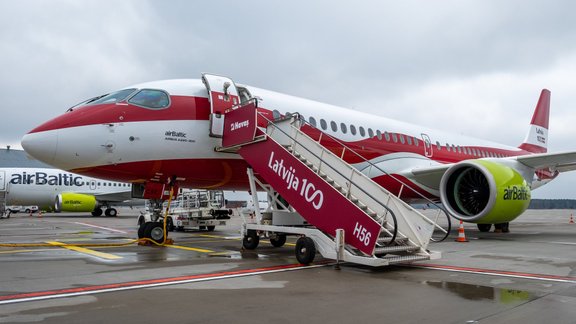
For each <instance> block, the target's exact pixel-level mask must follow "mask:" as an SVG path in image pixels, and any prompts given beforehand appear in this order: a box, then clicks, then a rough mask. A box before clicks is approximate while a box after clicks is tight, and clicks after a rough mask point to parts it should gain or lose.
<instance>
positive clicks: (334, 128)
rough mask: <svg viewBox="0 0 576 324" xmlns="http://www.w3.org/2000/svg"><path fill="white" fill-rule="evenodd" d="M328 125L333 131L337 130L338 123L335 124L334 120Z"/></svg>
mask: <svg viewBox="0 0 576 324" xmlns="http://www.w3.org/2000/svg"><path fill="white" fill-rule="evenodd" d="M330 127H331V128H332V131H333V132H337V131H338V125H336V123H335V122H334V121H331V122H330Z"/></svg>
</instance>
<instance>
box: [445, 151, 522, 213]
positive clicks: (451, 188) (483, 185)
mask: <svg viewBox="0 0 576 324" xmlns="http://www.w3.org/2000/svg"><path fill="white" fill-rule="evenodd" d="M440 199H441V200H442V203H443V204H444V206H445V208H446V209H447V210H448V212H449V213H450V214H451V215H452V216H454V217H455V218H456V219H459V220H462V221H464V222H469V223H477V224H497V223H507V222H509V221H511V220H513V219H515V218H516V217H518V216H519V215H520V214H522V213H523V212H524V211H525V210H526V209H527V208H528V205H529V204H530V186H529V184H528V183H527V182H526V180H525V179H524V178H523V177H522V176H521V175H520V173H518V172H517V171H516V170H514V169H513V168H510V167H508V166H505V165H502V164H500V163H497V162H493V161H486V160H470V161H463V162H460V163H457V164H455V165H453V166H452V167H450V168H449V169H448V170H447V171H446V173H444V175H443V176H442V180H441V181H440Z"/></svg>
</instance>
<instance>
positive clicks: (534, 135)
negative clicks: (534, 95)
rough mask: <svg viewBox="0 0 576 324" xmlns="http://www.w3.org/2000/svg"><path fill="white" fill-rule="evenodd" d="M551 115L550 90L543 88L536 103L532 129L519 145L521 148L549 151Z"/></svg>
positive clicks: (542, 151) (538, 151)
mask: <svg viewBox="0 0 576 324" xmlns="http://www.w3.org/2000/svg"><path fill="white" fill-rule="evenodd" d="M549 116H550V90H547V89H543V90H542V92H541V93H540V99H538V104H536V109H535V110H534V115H533V116H532V121H531V122H530V130H529V131H528V134H527V135H526V138H525V139H524V142H523V143H522V144H521V145H520V146H519V148H520V149H522V150H525V151H528V152H532V153H546V152H547V151H548V120H549Z"/></svg>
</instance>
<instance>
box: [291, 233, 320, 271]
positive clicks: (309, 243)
mask: <svg viewBox="0 0 576 324" xmlns="http://www.w3.org/2000/svg"><path fill="white" fill-rule="evenodd" d="M315 256H316V246H315V245H314V240H312V239H311V238H309V237H307V236H303V237H300V238H299V239H298V240H297V241H296V260H298V262H300V263H301V264H304V265H308V264H310V263H312V261H314V257H315Z"/></svg>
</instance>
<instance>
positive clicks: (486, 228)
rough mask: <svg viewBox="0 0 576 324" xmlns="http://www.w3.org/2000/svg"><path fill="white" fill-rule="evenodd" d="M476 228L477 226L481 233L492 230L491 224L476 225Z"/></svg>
mask: <svg viewBox="0 0 576 324" xmlns="http://www.w3.org/2000/svg"><path fill="white" fill-rule="evenodd" d="M476 226H478V230H479V231H480V232H483V233H486V232H490V229H491V228H492V224H476Z"/></svg>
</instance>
